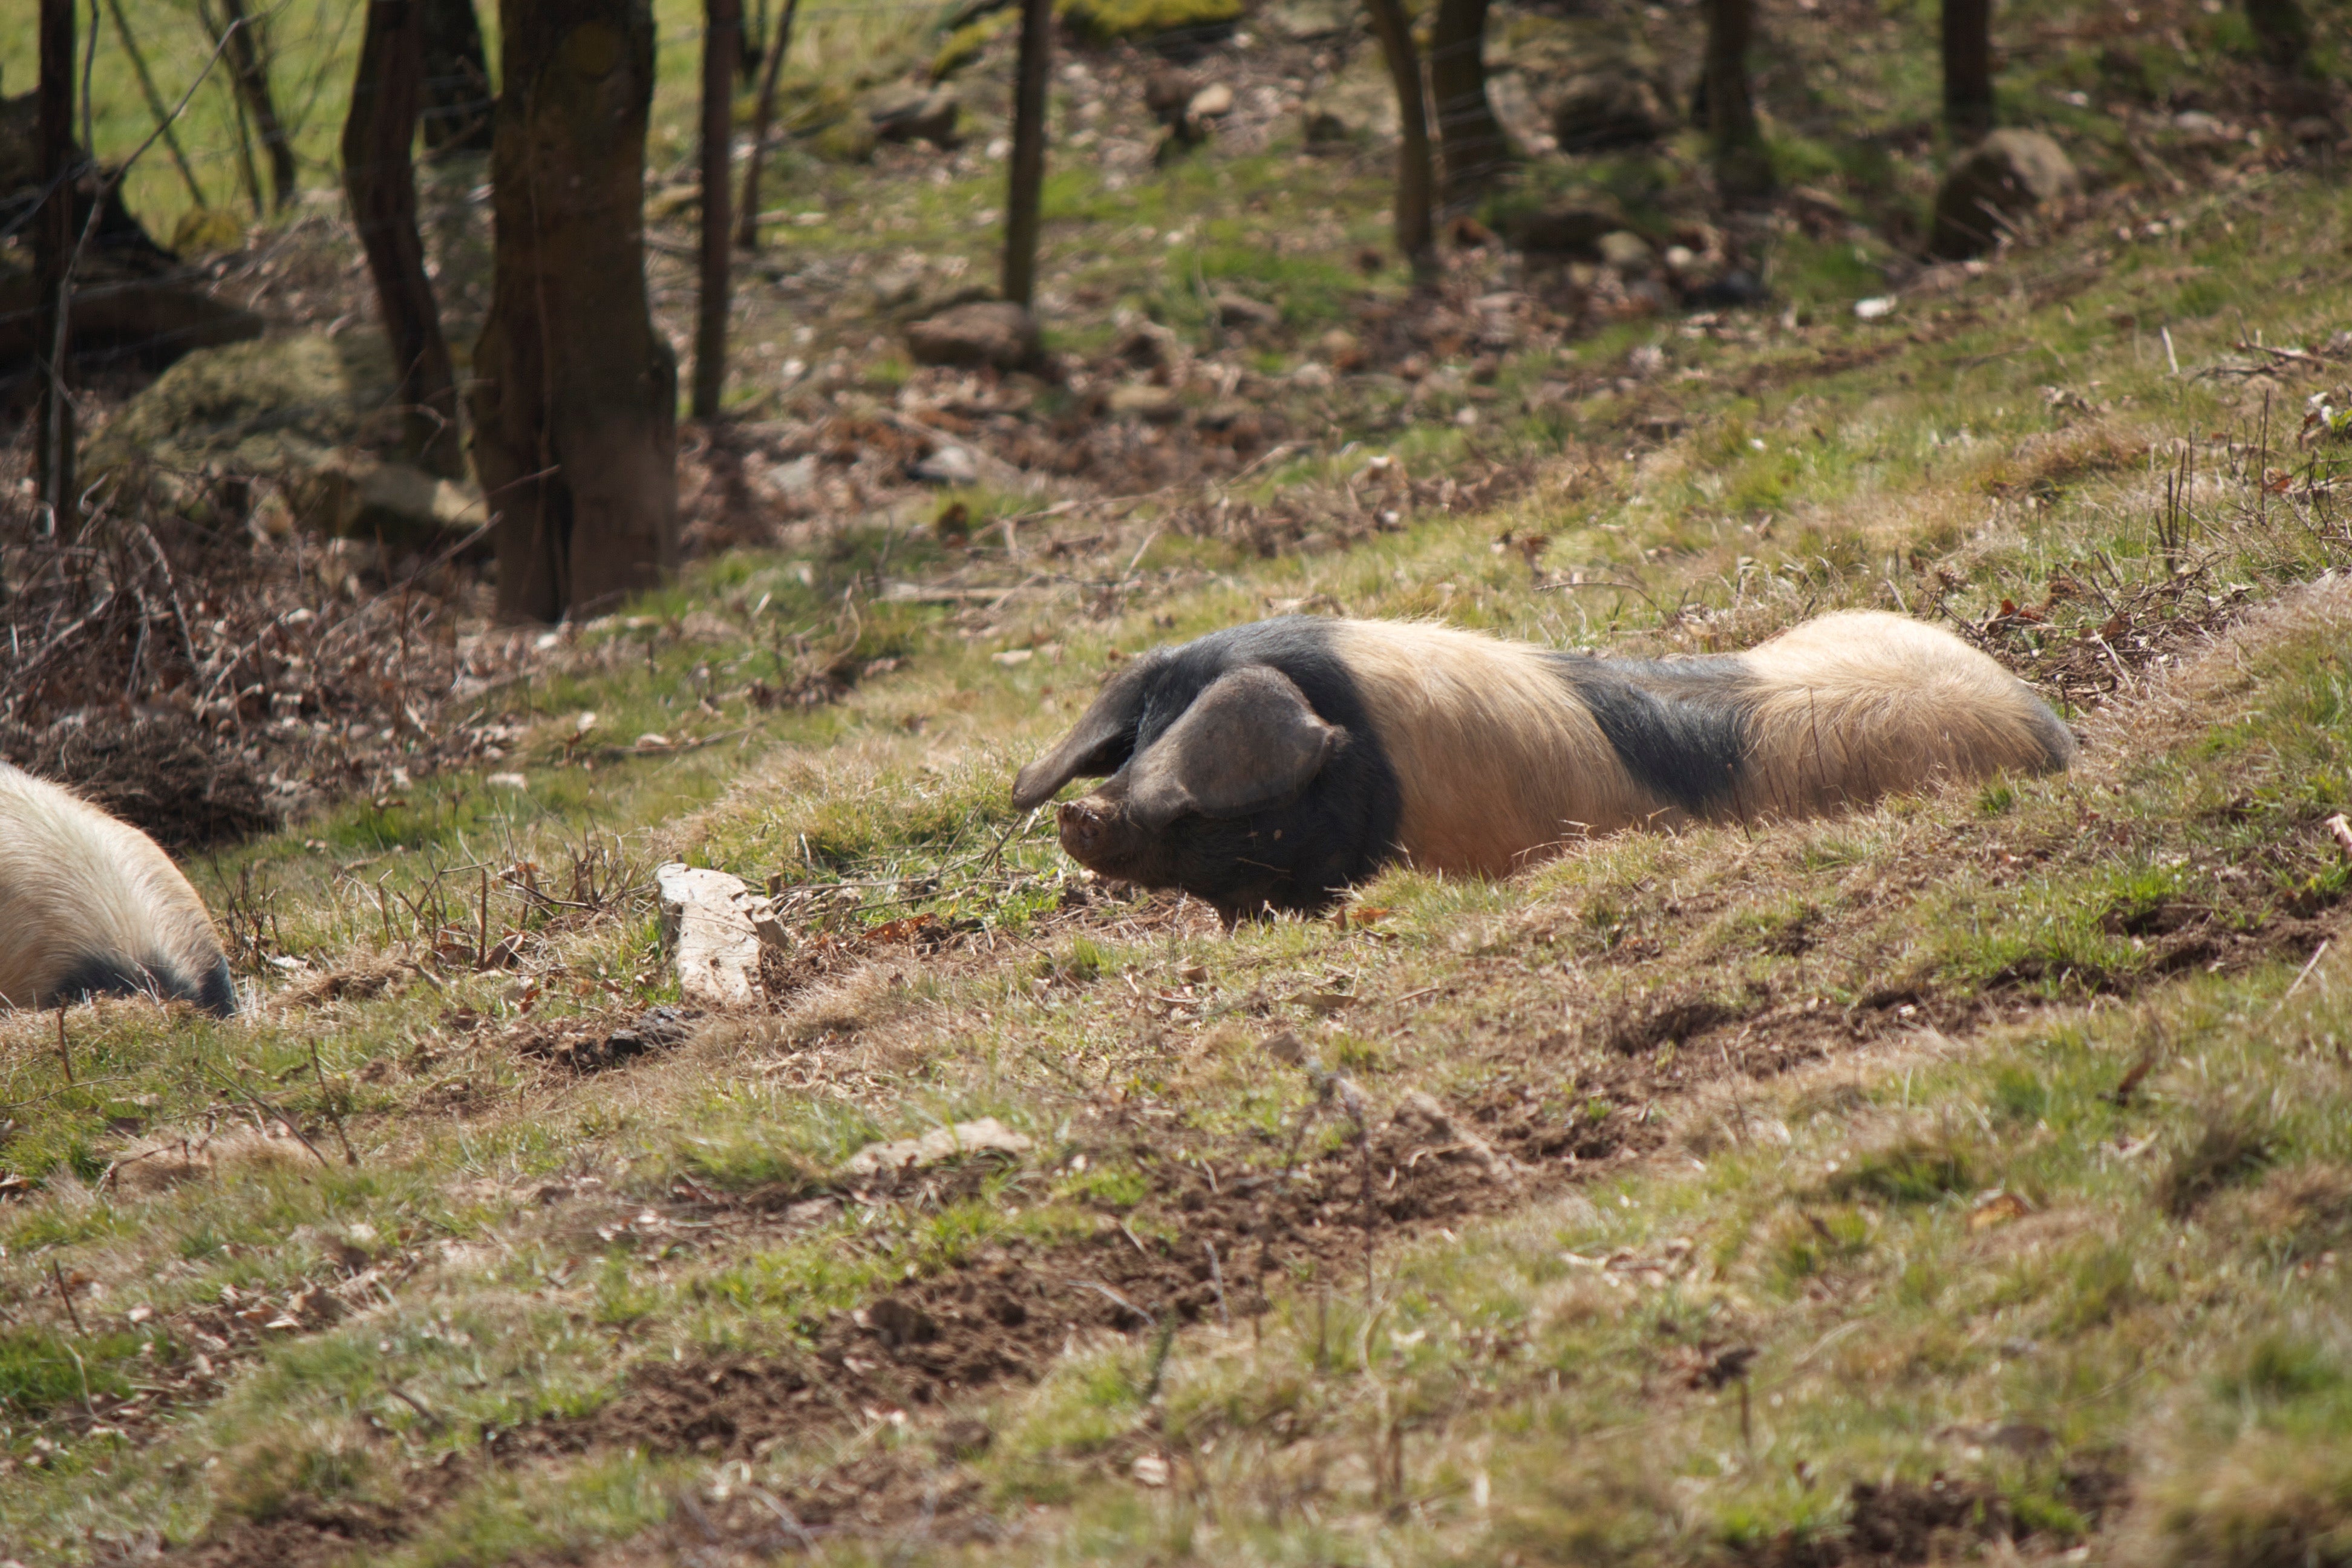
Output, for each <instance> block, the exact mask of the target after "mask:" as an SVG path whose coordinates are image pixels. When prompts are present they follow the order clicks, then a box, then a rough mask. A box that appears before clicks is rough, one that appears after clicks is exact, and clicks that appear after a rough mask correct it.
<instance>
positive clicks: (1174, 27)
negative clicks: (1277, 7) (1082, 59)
mask: <svg viewBox="0 0 2352 1568" xmlns="http://www.w3.org/2000/svg"><path fill="white" fill-rule="evenodd" d="M1245 9H1246V7H1245V6H1244V4H1243V0H1060V4H1059V5H1056V6H1055V11H1056V13H1057V14H1058V15H1059V16H1061V18H1062V22H1063V25H1064V26H1067V27H1068V28H1069V29H1070V31H1071V32H1073V33H1075V34H1076V35H1077V36H1078V37H1081V38H1084V39H1085V40H1086V41H1087V42H1088V43H1093V44H1113V43H1118V42H1121V41H1127V40H1131V41H1134V42H1139V43H1142V42H1153V43H1159V42H1165V41H1167V40H1170V39H1185V40H1189V41H1192V42H1196V43H1202V44H1206V43H1211V42H1213V41H1215V40H1217V39H1220V38H1223V37H1226V36H1227V35H1229V34H1231V33H1232V32H1233V30H1234V23H1236V22H1238V21H1240V20H1241V19H1242V15H1243V13H1244V10H1245Z"/></svg>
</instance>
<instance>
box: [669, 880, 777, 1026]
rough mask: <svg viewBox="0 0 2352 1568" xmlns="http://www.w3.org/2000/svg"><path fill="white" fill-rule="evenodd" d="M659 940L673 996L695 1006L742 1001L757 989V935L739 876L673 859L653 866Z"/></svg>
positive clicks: (747, 892) (751, 1000) (735, 1004)
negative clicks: (671, 971) (671, 973)
mask: <svg viewBox="0 0 2352 1568" xmlns="http://www.w3.org/2000/svg"><path fill="white" fill-rule="evenodd" d="M654 882H655V886H656V889H658V892H659V896H660V901H661V938H662V945H663V946H664V947H665V948H667V949H668V950H669V954H670V963H671V965H672V966H673V967H674V968H675V969H676V970H677V989H678V994H679V996H680V997H681V998H682V999H683V1000H685V1001H686V1002H687V1003H688V1005H693V1006H698V1007H747V1006H750V1005H751V1004H752V1003H754V1002H756V1001H758V1000H759V995H760V939H759V937H758V935H757V934H755V933H754V931H753V930H752V927H751V916H750V915H749V914H747V913H746V912H745V911H744V909H743V905H744V903H745V901H746V900H748V899H749V898H750V896H751V889H749V888H747V887H745V886H744V885H743V879H742V878H740V877H733V876H730V875H728V874H727V873H726V872H724V871H712V870H707V869H704V868H700V867H697V866H687V865H682V864H680V863H678V862H677V861H671V862H670V863H669V864H667V865H666V866H663V867H661V868H659V869H657V870H656V871H655V872H654Z"/></svg>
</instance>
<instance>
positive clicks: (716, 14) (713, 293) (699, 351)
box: [694, 0, 743, 419]
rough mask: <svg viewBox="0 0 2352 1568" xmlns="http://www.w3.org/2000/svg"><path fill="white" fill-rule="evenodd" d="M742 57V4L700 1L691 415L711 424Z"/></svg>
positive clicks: (721, 344)
mask: <svg viewBox="0 0 2352 1568" xmlns="http://www.w3.org/2000/svg"><path fill="white" fill-rule="evenodd" d="M742 52H743V4H742V0H703V7H702V287H701V293H700V296H699V298H698V299H697V300H696V301H695V322H694V416H695V417H696V418H697V419H715V418H717V417H718V416H719V397H720V395H722V394H724V393H725V391H726V390H727V307H728V301H729V298H730V294H731V292H732V290H731V289H730V282H731V281H732V279H731V274H730V264H731V263H732V261H733V259H734V258H733V257H732V256H730V254H729V251H728V247H729V245H730V242H731V241H732V240H733V238H734V235H733V232H732V231H733V225H732V224H731V223H730V221H729V218H728V212H727V206H728V202H729V199H730V196H731V195H732V194H733V193H732V192H731V190H730V181H729V179H728V175H729V174H730V173H731V172H732V166H733V158H732V157H731V156H730V154H732V153H733V152H734V149H735V62H736V59H737V57H739V56H740V55H741V54H742Z"/></svg>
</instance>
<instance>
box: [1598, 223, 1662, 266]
mask: <svg viewBox="0 0 2352 1568" xmlns="http://www.w3.org/2000/svg"><path fill="white" fill-rule="evenodd" d="M1593 248H1594V249H1595V250H1597V251H1599V252H1600V255H1601V262H1602V264H1603V265H1604V266H1608V267H1613V268H1616V269H1617V270H1618V271H1620V272H1622V273H1627V274H1632V273H1637V272H1647V271H1648V270H1649V269H1650V268H1652V267H1654V266H1655V265H1656V264H1657V252H1656V251H1654V250H1652V249H1651V248H1650V242H1649V241H1648V240H1646V239H1643V237H1641V236H1640V235H1638V234H1635V233H1633V232H1632V231H1631V230H1629V229H1622V228H1620V229H1613V230H1612V231H1611V232H1609V233H1607V234H1604V235H1602V236H1601V238H1600V240H1599V242H1598V243H1597V244H1596V245H1595V246H1594V247H1593Z"/></svg>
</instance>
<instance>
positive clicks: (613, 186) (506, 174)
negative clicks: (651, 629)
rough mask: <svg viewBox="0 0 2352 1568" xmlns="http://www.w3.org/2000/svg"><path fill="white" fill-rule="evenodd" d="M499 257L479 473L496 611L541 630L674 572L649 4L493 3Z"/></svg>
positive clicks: (673, 430) (486, 333)
mask: <svg viewBox="0 0 2352 1568" xmlns="http://www.w3.org/2000/svg"><path fill="white" fill-rule="evenodd" d="M499 35H500V40H501V42H500V59H499V80H500V84H501V85H500V90H499V103H498V117H497V128H498V129H497V139H496V142H495V143H494V147H493V151H492V153H491V155H490V164H491V178H492V182H493V184H494V186H495V189H496V193H497V195H496V206H495V211H496V218H497V224H498V252H497V262H496V268H495V279H494V282H493V285H492V290H491V300H490V311H489V316H488V320H487V321H484V323H483V326H482V336H481V340H480V342H478V344H477V345H476V347H475V350H474V379H473V391H472V395H471V405H472V411H473V416H474V468H475V472H476V473H477V475H478V477H479V478H480V479H481V483H482V489H483V491H484V493H485V494H486V495H487V497H488V500H489V504H490V507H491V510H493V512H494V513H495V514H496V515H497V517H498V520H499V528H498V542H499V551H498V556H499V598H498V604H499V614H500V615H501V616H503V617H505V618H507V619H510V620H520V619H537V620H554V619H556V618H558V617H559V616H566V615H570V616H584V615H589V614H593V613H595V612H596V611H598V610H601V609H605V608H609V607H611V606H612V605H614V604H615V603H616V602H618V601H619V600H620V599H621V598H623V597H624V596H625V595H629V594H632V593H635V592H636V591H638V590H640V589H643V588H647V587H651V586H653V585H654V584H656V583H658V582H659V581H661V579H662V577H663V576H664V575H665V574H667V572H668V571H669V569H670V568H671V567H672V566H673V565H675V564H676V562H677V356H676V355H675V354H673V353H671V352H670V347H669V344H668V342H667V340H665V339H664V338H663V337H662V335H661V334H660V333H659V332H657V331H655V330H654V324H653V318H652V315H651V313H650V311H649V310H647V307H646V269H645V167H646V117H647V112H648V110H650V108H651V105H652V102H653V87H654V17H653V8H652V5H650V4H649V0H501V4H500V5H499Z"/></svg>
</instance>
